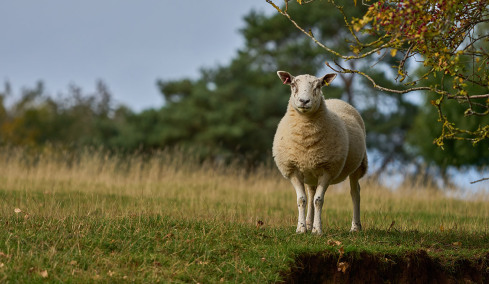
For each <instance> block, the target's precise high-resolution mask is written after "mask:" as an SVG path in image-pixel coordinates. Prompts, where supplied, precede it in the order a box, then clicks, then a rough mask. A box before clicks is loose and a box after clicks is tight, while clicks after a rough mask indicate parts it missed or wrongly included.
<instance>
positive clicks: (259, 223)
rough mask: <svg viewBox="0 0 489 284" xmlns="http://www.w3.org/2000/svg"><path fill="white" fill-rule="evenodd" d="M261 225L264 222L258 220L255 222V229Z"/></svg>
mask: <svg viewBox="0 0 489 284" xmlns="http://www.w3.org/2000/svg"><path fill="white" fill-rule="evenodd" d="M263 225H264V223H263V221H262V220H258V221H257V222H256V228H257V229H260V228H261V227H263Z"/></svg>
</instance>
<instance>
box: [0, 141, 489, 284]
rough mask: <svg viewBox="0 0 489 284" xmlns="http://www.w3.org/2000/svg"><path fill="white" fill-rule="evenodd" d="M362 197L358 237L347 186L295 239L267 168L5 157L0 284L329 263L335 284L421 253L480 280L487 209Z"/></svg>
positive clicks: (385, 193) (238, 273)
mask: <svg viewBox="0 0 489 284" xmlns="http://www.w3.org/2000/svg"><path fill="white" fill-rule="evenodd" d="M361 185H362V203H361V207H362V223H363V227H364V231H363V232H360V233H357V234H350V233H349V232H348V230H349V228H350V222H351V214H352V208H351V201H350V196H349V189H348V184H347V183H345V184H339V185H336V186H332V187H330V189H328V191H327V193H326V196H325V205H324V209H323V220H324V232H325V233H324V234H323V235H322V236H312V235H310V234H306V235H297V234H295V225H296V218H297V212H296V205H295V202H296V201H295V199H296V197H295V192H294V190H293V189H292V186H291V185H290V184H289V182H288V181H286V180H285V179H284V178H283V177H281V176H280V174H279V173H278V170H276V169H275V168H274V166H273V165H263V166H262V167H261V168H260V169H257V170H256V171H253V172H247V171H245V170H243V169H242V168H240V167H239V166H238V165H237V164H236V165H235V164H231V165H215V164H213V163H205V162H204V163H201V162H198V161H197V159H196V158H195V157H193V156H192V155H190V154H184V153H183V152H181V151H161V152H156V153H153V154H152V155H137V154H134V155H121V154H114V153H112V154H110V153H107V152H104V151H101V150H97V149H85V150H83V151H77V152H70V151H63V150H59V149H55V148H46V149H44V150H42V151H40V152H39V151H36V152H34V151H29V150H26V149H15V148H1V149H0V224H1V226H2V230H1V231H0V282H2V283H5V282H6V283H17V282H36V281H39V282H43V281H48V282H74V283H86V282H93V281H95V282H97V281H102V282H151V283H152V282H177V283H179V282H186V283H188V282H190V283H192V282H195V283H213V282H245V283H250V282H253V283H255V282H281V281H286V282H287V281H288V282H293V281H297V280H298V279H302V280H304V279H306V278H300V277H308V276H303V273H304V271H308V269H310V267H307V261H306V260H305V258H304V257H305V256H321V257H323V258H324V259H327V258H328V257H330V258H332V259H333V261H332V262H333V264H332V265H333V266H334V269H338V270H336V273H339V274H338V275H337V276H335V277H337V278H335V279H336V280H338V279H339V280H338V281H340V282H341V281H342V280H341V279H343V280H344V281H347V280H348V279H350V280H351V279H355V278H354V277H355V274H361V273H362V272H361V268H359V267H360V264H359V263H358V259H359V256H362V255H363V254H368V255H373V256H375V259H381V260H385V265H386V267H389V265H390V266H392V265H394V264H392V263H402V262H403V261H404V260H405V259H406V258H405V257H404V256H409V255H411V256H412V255H413V253H414V254H415V255H418V256H419V255H420V254H419V252H420V251H421V252H423V253H422V255H426V256H427V257H429V258H430V259H431V260H432V261H433V263H434V264H435V266H436V267H437V266H440V267H439V269H442V270H443V271H447V273H448V274H447V275H449V278H448V279H452V278H453V279H469V280H472V281H475V282H478V280H481V281H484V280H488V278H487V277H489V276H488V274H489V270H487V263H489V259H488V258H489V206H488V205H489V201H488V198H487V197H485V196H484V195H480V196H472V197H470V198H467V199H457V198H451V197H447V196H446V195H445V194H443V193H440V192H437V191H435V190H432V189H429V188H420V186H416V188H398V189H396V190H392V189H389V188H384V187H381V186H379V185H378V184H376V183H375V182H373V181H369V180H368V179H364V180H363V181H361ZM326 256H327V257H326ZM363 259H364V260H365V259H368V257H365V256H364V257H363ZM389 261H391V262H392V263H391V262H389ZM309 262H311V261H310V260H309ZM461 262H462V263H466V266H467V267H475V268H474V269H475V270H477V269H479V268H480V269H479V270H477V271H478V274H477V275H476V274H474V275H472V276H467V275H465V274H466V273H465V272H463V271H465V270H466V269H465V268H464V269H462V270H463V271H462V272H460V270H457V269H458V268H457V267H459V266H460V263H461ZM311 263H312V262H311ZM389 263H390V264H389ZM481 263H482V264H481ZM317 265H319V263H317ZM321 265H324V264H321ZM376 265H380V264H376ZM396 265H397V264H396ZM399 265H400V264H399ZM417 265H420V264H417ZM477 265H479V266H477ZM386 269H387V268H386ZM435 270H436V269H435ZM301 273H302V274H301ZM399 273H401V272H399ZM464 273H465V274H464ZM335 275H336V274H335ZM386 275H387V274H386ZM399 275H401V276H402V275H403V274H402V273H401V274H399ZM464 275H465V276H464ZM298 277H299V278H298ZM309 277H311V276H309ZM318 277H320V276H318ZM338 277H339V278H338ZM342 277H344V278H342ZM345 277H346V278H345ZM386 277H390V276H386ZM392 277H396V275H393V276H392ZM460 277H462V278H460ZM464 277H465V278H464ZM484 277H486V278H484ZM389 279H390V278H389ZM389 279H387V280H389ZM393 279H395V278H393ZM309 280H311V279H309ZM336 280H334V281H336ZM384 280H386V279H384Z"/></svg>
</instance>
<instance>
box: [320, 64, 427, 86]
mask: <svg viewBox="0 0 489 284" xmlns="http://www.w3.org/2000/svg"><path fill="white" fill-rule="evenodd" d="M325 64H326V66H328V67H329V68H331V70H333V71H335V72H337V73H347V74H348V73H349V74H359V75H362V76H363V77H365V78H367V80H369V81H370V82H371V83H372V85H373V87H374V88H376V89H377V90H381V91H384V92H390V93H396V94H406V93H409V92H413V91H436V90H434V89H433V88H431V87H416V88H409V89H405V90H394V89H389V88H386V87H382V86H380V85H378V84H377V83H376V82H375V80H374V79H372V77H370V76H369V75H367V74H365V73H364V72H362V71H359V70H351V69H346V68H343V67H342V66H340V65H339V64H338V63H336V62H335V65H336V66H338V67H339V68H340V69H341V70H337V69H335V68H333V67H331V65H330V64H329V63H328V62H325Z"/></svg>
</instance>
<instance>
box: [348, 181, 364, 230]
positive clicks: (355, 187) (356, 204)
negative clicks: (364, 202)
mask: <svg viewBox="0 0 489 284" xmlns="http://www.w3.org/2000/svg"><path fill="white" fill-rule="evenodd" d="M350 195H351V201H352V203H353V219H352V221H351V229H350V232H358V231H361V230H362V224H361V223H360V184H359V183H358V179H352V178H351V177H350Z"/></svg>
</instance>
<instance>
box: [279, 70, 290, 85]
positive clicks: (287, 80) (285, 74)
mask: <svg viewBox="0 0 489 284" xmlns="http://www.w3.org/2000/svg"><path fill="white" fill-rule="evenodd" d="M277 75H278V77H280V80H282V83H284V85H290V83H291V82H292V80H294V76H292V75H290V73H289V72H285V71H277Z"/></svg>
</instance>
